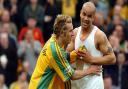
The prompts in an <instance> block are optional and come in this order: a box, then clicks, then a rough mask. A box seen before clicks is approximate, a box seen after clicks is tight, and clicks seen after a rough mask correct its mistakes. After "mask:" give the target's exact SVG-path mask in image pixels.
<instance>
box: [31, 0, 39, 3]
mask: <svg viewBox="0 0 128 89" xmlns="http://www.w3.org/2000/svg"><path fill="white" fill-rule="evenodd" d="M30 2H31V3H32V4H36V3H37V2H38V0H30Z"/></svg>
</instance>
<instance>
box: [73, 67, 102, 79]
mask: <svg viewBox="0 0 128 89" xmlns="http://www.w3.org/2000/svg"><path fill="white" fill-rule="evenodd" d="M101 71H102V68H101V67H100V66H97V65H91V66H90V67H89V68H88V69H85V70H75V72H74V74H73V75H72V77H71V79H72V80H77V79H80V78H83V77H84V76H87V75H90V74H96V75H99V73H100V72H101Z"/></svg>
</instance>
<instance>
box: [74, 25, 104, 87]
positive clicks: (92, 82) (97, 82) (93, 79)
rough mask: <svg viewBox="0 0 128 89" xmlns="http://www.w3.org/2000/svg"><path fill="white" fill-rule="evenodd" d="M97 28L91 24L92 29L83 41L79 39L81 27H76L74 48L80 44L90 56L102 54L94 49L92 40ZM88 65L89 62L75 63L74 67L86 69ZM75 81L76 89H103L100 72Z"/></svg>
mask: <svg viewBox="0 0 128 89" xmlns="http://www.w3.org/2000/svg"><path fill="white" fill-rule="evenodd" d="M97 29H98V28H97V27H96V26H93V29H92V31H91V33H90V34H89V35H88V37H87V38H86V39H85V40H84V41H81V40H80V35H81V27H78V32H77V35H76V38H75V49H77V48H79V47H80V46H81V45H85V47H86V48H87V50H88V52H89V53H90V54H91V55H92V56H95V57H100V56H102V53H101V52H100V51H99V50H97V49H96V47H95V42H94V37H95V33H96V31H97ZM82 63H83V62H82ZM89 66H90V64H86V63H83V65H82V64H79V63H76V67H82V69H87V68H88V67H89ZM75 82H76V87H77V89H104V84H103V78H102V73H101V74H100V76H98V75H88V76H85V77H84V78H82V79H79V80H76V81H75Z"/></svg>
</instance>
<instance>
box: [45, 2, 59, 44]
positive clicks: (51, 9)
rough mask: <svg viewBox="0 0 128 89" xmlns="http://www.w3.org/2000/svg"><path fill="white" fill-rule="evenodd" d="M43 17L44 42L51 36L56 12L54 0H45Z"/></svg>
mask: <svg viewBox="0 0 128 89" xmlns="http://www.w3.org/2000/svg"><path fill="white" fill-rule="evenodd" d="M45 7H46V8H45V17H44V30H43V33H44V39H45V42H46V41H47V40H48V39H49V38H50V37H51V34H52V32H53V23H54V20H55V17H56V15H57V14H58V9H57V5H56V3H55V0H47V3H46V6H45Z"/></svg>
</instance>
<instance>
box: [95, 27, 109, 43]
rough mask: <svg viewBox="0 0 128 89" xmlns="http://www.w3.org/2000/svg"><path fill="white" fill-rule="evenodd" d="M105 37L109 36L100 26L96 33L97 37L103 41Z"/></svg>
mask: <svg viewBox="0 0 128 89" xmlns="http://www.w3.org/2000/svg"><path fill="white" fill-rule="evenodd" d="M104 38H107V36H106V34H105V33H104V32H103V31H101V30H100V29H99V28H98V29H97V31H96V34H95V39H96V40H98V41H101V40H103V39H104Z"/></svg>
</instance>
